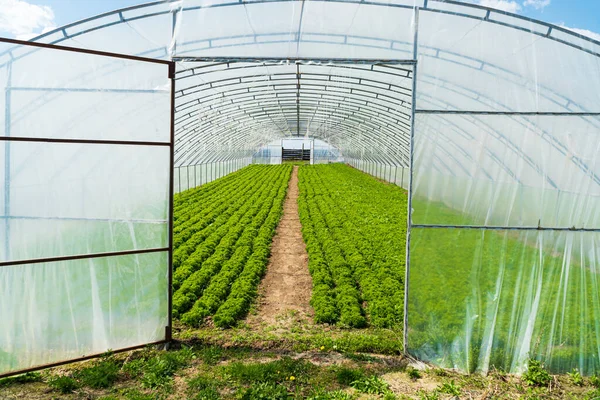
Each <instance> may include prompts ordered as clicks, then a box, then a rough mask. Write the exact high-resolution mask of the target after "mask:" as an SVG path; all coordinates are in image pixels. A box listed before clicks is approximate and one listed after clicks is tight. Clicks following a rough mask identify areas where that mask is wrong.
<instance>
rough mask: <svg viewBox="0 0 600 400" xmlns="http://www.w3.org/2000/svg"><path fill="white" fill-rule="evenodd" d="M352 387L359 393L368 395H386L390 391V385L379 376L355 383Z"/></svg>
mask: <svg viewBox="0 0 600 400" xmlns="http://www.w3.org/2000/svg"><path fill="white" fill-rule="evenodd" d="M351 385H352V387H353V388H354V389H356V390H358V391H359V392H361V393H367V394H385V393H387V392H388V391H389V386H388V384H387V383H386V382H385V381H384V380H383V379H381V378H380V377H378V376H371V377H369V378H364V379H361V380H358V381H354V382H352V383H351Z"/></svg>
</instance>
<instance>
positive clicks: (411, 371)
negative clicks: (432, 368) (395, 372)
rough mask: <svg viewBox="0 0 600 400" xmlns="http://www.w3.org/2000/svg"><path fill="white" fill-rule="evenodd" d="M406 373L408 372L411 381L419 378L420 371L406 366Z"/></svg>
mask: <svg viewBox="0 0 600 400" xmlns="http://www.w3.org/2000/svg"><path fill="white" fill-rule="evenodd" d="M406 373H407V374H408V377H409V378H410V379H411V380H413V381H416V380H417V379H421V372H419V370H418V369H416V368H412V367H408V368H407V369H406Z"/></svg>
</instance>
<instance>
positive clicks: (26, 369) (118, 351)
mask: <svg viewBox="0 0 600 400" xmlns="http://www.w3.org/2000/svg"><path fill="white" fill-rule="evenodd" d="M166 342H167V341H166V340H159V341H157V342H151V343H146V344H138V345H136V346H131V347H124V348H122V349H116V350H110V352H111V353H123V352H126V351H131V350H138V349H143V348H144V347H146V346H153V345H159V344H164V343H166ZM105 354H106V352H104V353H95V354H90V355H89V356H83V357H79V358H72V359H69V360H63V361H57V362H54V363H49V364H42V365H37V366H35V367H31V368H25V369H19V370H16V371H10V372H7V373H4V374H0V378H8V377H9V376H15V375H22V374H26V373H27V372H34V371H39V370H41V369H46V368H51V367H59V366H61V365H66V364H72V363H75V362H79V361H86V360H91V359H93V358H98V357H102V356H103V355H105Z"/></svg>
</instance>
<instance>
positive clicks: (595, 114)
mask: <svg viewBox="0 0 600 400" xmlns="http://www.w3.org/2000/svg"><path fill="white" fill-rule="evenodd" d="M415 113H417V114H465V115H509V116H510V115H516V116H549V117H561V116H567V117H569V116H570V117H600V112H576V111H573V112H563V111H557V112H555V111H547V112H546V111H463V110H415Z"/></svg>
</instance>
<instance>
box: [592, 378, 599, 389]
mask: <svg viewBox="0 0 600 400" xmlns="http://www.w3.org/2000/svg"><path fill="white" fill-rule="evenodd" d="M590 385H592V386H593V387H595V388H597V389H600V376H598V375H592V376H590Z"/></svg>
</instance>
